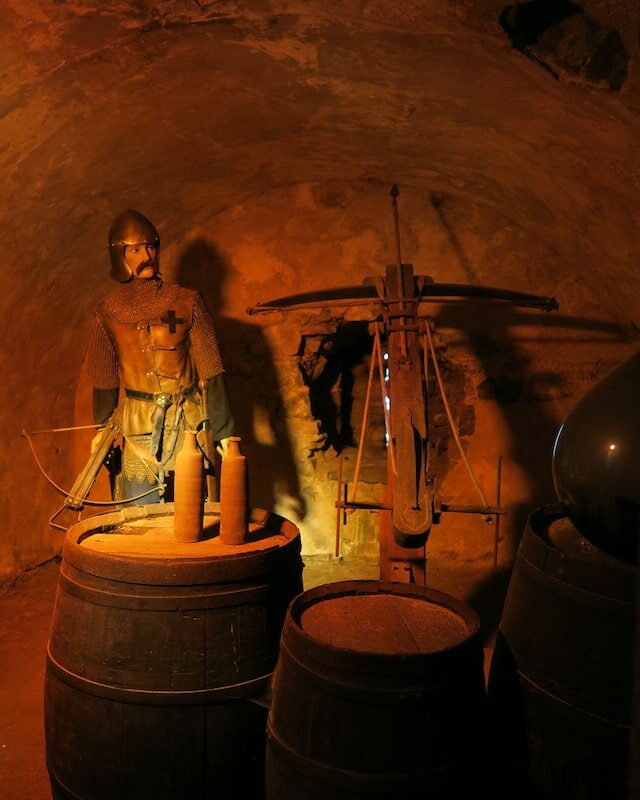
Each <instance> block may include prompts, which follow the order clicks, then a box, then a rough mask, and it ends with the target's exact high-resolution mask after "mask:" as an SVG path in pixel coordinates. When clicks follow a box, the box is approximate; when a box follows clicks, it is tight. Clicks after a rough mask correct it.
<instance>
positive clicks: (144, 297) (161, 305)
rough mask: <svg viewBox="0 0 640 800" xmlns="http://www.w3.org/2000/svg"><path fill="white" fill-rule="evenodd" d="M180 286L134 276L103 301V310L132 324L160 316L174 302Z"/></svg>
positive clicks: (116, 318) (113, 317) (117, 319)
mask: <svg viewBox="0 0 640 800" xmlns="http://www.w3.org/2000/svg"><path fill="white" fill-rule="evenodd" d="M179 290H180V287H179V286H178V284H176V283H170V284H168V285H167V284H166V283H164V282H163V281H162V280H160V279H155V280H147V279H144V278H134V279H133V280H130V281H129V282H128V283H122V284H120V286H118V288H117V289H114V290H113V291H112V292H110V293H109V294H108V295H107V296H106V297H105V299H104V300H103V301H102V306H101V310H102V312H103V313H104V314H106V315H107V316H109V317H111V318H112V319H115V320H116V321H117V322H124V323H128V324H132V323H134V322H139V321H140V320H143V319H149V318H151V317H159V316H160V315H161V314H162V313H163V312H164V311H166V309H167V308H168V307H169V306H170V305H171V304H172V303H173V302H174V300H175V298H176V296H177V294H178V291H179Z"/></svg>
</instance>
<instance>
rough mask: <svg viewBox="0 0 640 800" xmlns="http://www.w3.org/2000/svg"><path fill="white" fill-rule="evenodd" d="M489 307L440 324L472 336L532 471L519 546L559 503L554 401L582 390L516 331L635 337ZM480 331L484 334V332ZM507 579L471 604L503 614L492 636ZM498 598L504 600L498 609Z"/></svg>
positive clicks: (443, 315) (517, 510) (497, 577)
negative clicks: (533, 521) (533, 516)
mask: <svg viewBox="0 0 640 800" xmlns="http://www.w3.org/2000/svg"><path fill="white" fill-rule="evenodd" d="M431 204H432V206H433V207H434V209H435V210H436V212H437V215H438V217H439V219H440V223H441V224H442V226H443V227H444V229H445V230H446V232H447V235H448V238H449V243H450V245H451V248H452V250H453V252H454V253H455V254H456V257H457V258H458V261H459V263H460V265H461V267H462V269H463V270H464V273H465V276H466V278H467V280H468V282H469V283H477V282H478V280H477V277H476V273H475V269H474V267H473V265H472V263H471V261H470V260H469V258H468V257H467V255H466V253H465V251H464V248H463V247H462V244H461V242H460V240H459V238H458V237H457V235H456V232H455V230H454V228H453V226H452V225H451V224H450V222H449V220H448V219H447V217H446V214H445V211H444V208H443V205H442V203H441V202H440V199H439V198H438V197H435V196H432V197H431ZM484 308H486V313H484V314H483V305H482V304H477V303H474V304H473V305H471V304H467V303H455V304H451V305H450V306H444V307H442V308H441V311H440V313H439V314H438V316H437V317H436V318H435V322H436V327H437V326H438V325H441V326H445V327H452V328H456V329H458V330H461V331H466V332H467V335H468V341H469V344H470V347H471V349H472V351H473V353H474V355H475V357H476V359H477V360H478V362H479V363H480V364H481V365H482V367H483V371H484V373H485V375H486V376H487V377H486V378H485V379H484V380H483V381H482V383H480V385H479V386H478V387H477V391H478V397H479V398H480V399H485V400H492V401H493V402H494V403H495V404H496V405H497V408H498V409H500V412H501V414H502V417H503V419H504V421H505V423H506V424H507V426H508V429H509V431H510V434H511V435H510V445H511V447H510V453H509V455H510V458H511V460H513V461H514V462H516V463H517V464H518V465H519V466H520V467H521V468H522V469H523V470H524V472H525V473H526V475H527V477H528V479H529V485H530V487H531V491H530V499H529V502H527V503H518V504H514V505H511V507H510V509H509V512H510V517H511V520H512V525H513V530H514V531H515V533H516V538H515V540H514V541H513V547H514V548H515V547H516V546H517V544H518V543H519V541H520V536H521V534H522V532H524V528H525V524H526V521H527V518H528V516H529V514H530V512H531V511H532V509H533V508H534V507H535V506H537V505H542V504H545V503H548V502H552V501H553V500H554V498H555V489H554V487H553V480H552V474H551V454H552V448H553V442H554V439H555V436H556V433H557V429H558V422H557V420H556V418H555V416H554V415H553V413H552V412H551V408H550V403H549V401H550V400H552V399H554V398H555V397H571V396H572V395H573V393H574V390H573V388H572V387H569V386H567V385H566V378H565V376H563V375H562V374H561V373H557V372H554V371H543V370H540V369H539V368H537V366H536V363H535V361H534V359H533V358H532V356H531V354H530V353H529V352H528V351H527V350H526V349H525V347H523V346H522V343H523V339H522V337H521V336H520V337H518V340H517V341H516V339H515V338H514V337H513V335H512V333H511V331H512V330H513V328H514V327H516V326H517V327H518V328H519V329H520V330H522V328H523V327H524V326H527V325H533V326H536V325H541V324H543V325H544V326H545V328H547V329H550V330H553V329H554V328H556V329H560V330H562V331H565V330H567V329H573V330H582V331H584V332H585V334H586V335H587V334H588V335H589V336H590V338H587V337H586V336H585V338H584V339H582V341H583V342H584V341H588V340H589V341H593V342H594V343H598V342H612V341H619V342H628V341H630V332H629V331H628V330H627V329H626V328H625V327H624V326H623V325H619V324H615V323H611V322H607V321H600V320H594V319H585V318H580V317H573V316H567V315H562V314H557V313H554V314H549V315H544V312H540V315H541V316H542V319H541V318H540V316H538V315H537V314H532V313H531V312H527V311H522V310H521V309H519V308H516V307H513V306H508V305H502V304H495V303H494V304H487V305H485V306H484ZM478 328H481V330H480V331H478ZM474 329H475V330H474ZM554 341H557V340H555V339H554V337H553V336H547V337H546V338H545V343H546V345H547V346H550V347H552V346H553V343H554ZM585 388H587V387H585ZM509 555H510V556H511V558H510V560H512V559H513V558H515V549H514V551H513V553H511V554H509ZM507 578H508V572H507V573H505V572H504V571H498V572H496V573H494V574H493V575H492V576H490V577H489V578H488V579H487V580H486V581H485V582H484V583H483V584H480V585H479V586H478V587H477V589H476V591H475V593H474V595H473V596H472V597H470V598H468V602H469V604H470V605H471V606H472V607H474V608H476V610H478V611H479V612H482V614H484V615H486V614H487V609H488V608H491V609H493V610H492V612H491V613H492V614H494V612H495V611H497V612H498V616H495V618H493V617H492V618H491V620H490V622H491V625H489V627H487V621H486V619H485V620H484V627H485V628H486V630H485V634H486V632H487V631H488V630H492V629H493V627H492V626H493V623H495V624H497V622H498V619H499V614H500V613H501V607H502V604H503V602H504V597H505V594H506V587H507ZM496 600H497V601H498V602H497V604H495V605H494V603H495V601H496Z"/></svg>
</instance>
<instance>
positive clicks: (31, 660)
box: [0, 556, 509, 800]
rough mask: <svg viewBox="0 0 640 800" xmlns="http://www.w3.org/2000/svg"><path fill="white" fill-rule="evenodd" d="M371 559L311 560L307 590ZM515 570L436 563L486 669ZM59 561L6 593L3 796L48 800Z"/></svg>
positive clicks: (0, 601) (1, 634)
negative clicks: (49, 647) (477, 629)
mask: <svg viewBox="0 0 640 800" xmlns="http://www.w3.org/2000/svg"><path fill="white" fill-rule="evenodd" d="M377 574H378V567H377V565H376V564H373V563H370V562H367V561H358V560H348V561H346V560H342V559H340V560H339V559H333V558H328V557H319V556H315V557H307V558H305V572H304V582H305V588H311V587H313V586H317V585H320V584H323V583H330V582H333V581H339V580H358V579H375V578H377ZM508 575H509V573H508V570H499V571H495V572H493V571H487V570H479V569H478V568H476V567H468V568H463V567H456V568H455V569H452V568H451V567H450V566H447V565H446V564H438V563H432V564H431V571H430V581H429V583H430V586H431V587H433V588H437V589H440V590H442V591H445V592H448V593H449V594H451V595H453V596H454V597H457V598H459V599H463V600H465V601H467V602H468V603H469V604H470V605H471V606H472V607H473V608H475V610H476V611H477V612H478V614H479V615H480V619H481V624H482V631H483V641H484V645H485V666H486V665H487V664H488V661H489V658H490V653H491V650H492V644H493V636H494V634H495V629H496V626H497V622H498V618H499V615H500V610H501V608H502V603H503V600H504V595H505V592H506V586H507V581H508ZM57 578H58V562H57V561H50V562H49V563H47V564H45V565H43V566H41V567H39V568H37V569H34V570H31V571H30V572H27V573H25V574H24V575H23V576H22V577H21V578H20V579H19V580H18V581H16V582H14V583H11V584H8V585H5V586H4V587H2V588H0V798H2V800H49V798H50V797H51V794H50V790H49V782H48V777H47V773H46V768H45V760H44V732H43V701H42V693H43V692H42V687H43V678H44V653H45V646H46V641H47V637H48V631H49V624H50V620H51V614H52V611H53V601H54V596H55V589H56V583H57Z"/></svg>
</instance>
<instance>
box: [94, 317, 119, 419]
mask: <svg viewBox="0 0 640 800" xmlns="http://www.w3.org/2000/svg"><path fill="white" fill-rule="evenodd" d="M87 361H88V366H89V381H90V382H91V385H92V386H93V421H94V422H95V423H96V424H97V425H102V424H103V423H104V422H106V421H107V420H108V419H109V417H110V416H111V414H112V413H113V411H114V410H115V408H116V406H117V404H118V387H119V384H120V379H119V375H118V359H117V356H116V351H115V350H114V348H113V345H112V344H111V339H109V336H108V334H107V332H106V330H105V328H104V325H103V324H102V320H101V319H100V316H99V314H97V313H96V314H95V315H94V317H93V319H92V320H91V326H90V328H89V336H88V338H87Z"/></svg>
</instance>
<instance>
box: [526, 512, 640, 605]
mask: <svg viewBox="0 0 640 800" xmlns="http://www.w3.org/2000/svg"><path fill="white" fill-rule="evenodd" d="M516 563H521V564H527V565H528V566H529V568H530V569H534V570H536V571H537V572H539V573H540V575H544V576H545V579H547V578H551V579H553V580H555V581H556V582H559V583H563V584H567V585H568V586H572V587H575V588H580V589H583V590H585V591H587V592H590V593H593V594H595V595H599V596H603V597H609V598H612V599H617V600H621V601H623V602H626V603H632V604H633V603H635V596H636V576H637V570H638V568H637V566H636V565H633V564H628V563H627V562H625V561H619V560H618V559H616V558H613V557H612V556H609V555H607V554H606V553H604V552H603V551H602V550H599V549H598V548H597V547H594V546H593V545H591V544H590V543H589V542H588V541H587V540H585V539H584V538H583V537H582V535H581V534H580V533H579V531H578V530H577V528H576V527H575V526H574V525H573V523H572V522H571V520H570V518H569V517H568V514H567V509H566V507H565V506H564V505H562V504H561V503H553V504H550V505H547V506H542V507H541V508H538V509H536V510H535V511H534V512H533V513H532V514H531V516H530V517H529V521H528V524H527V526H526V528H525V532H524V536H523V537H522V541H521V542H520V547H519V549H518V559H517V562H516Z"/></svg>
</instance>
